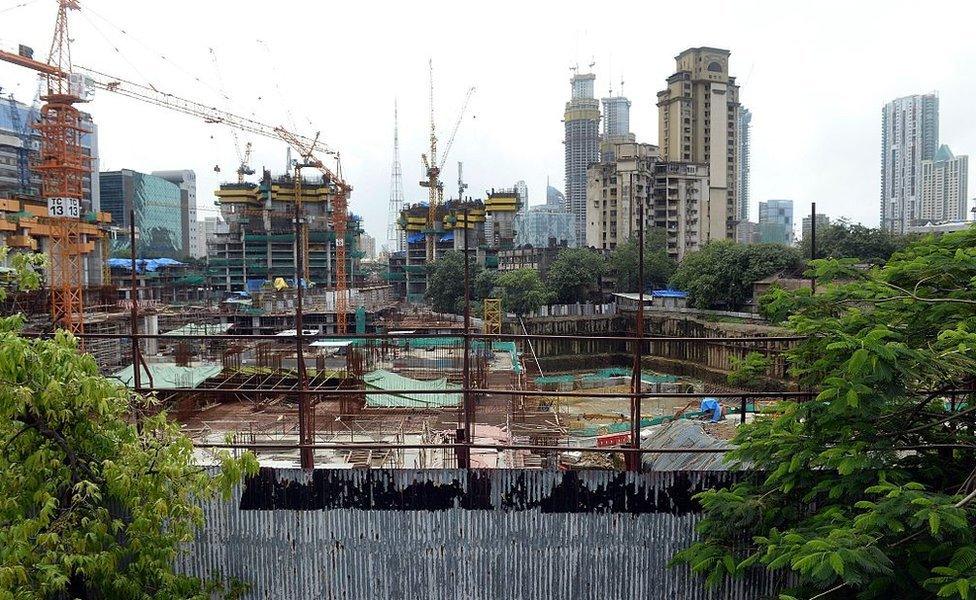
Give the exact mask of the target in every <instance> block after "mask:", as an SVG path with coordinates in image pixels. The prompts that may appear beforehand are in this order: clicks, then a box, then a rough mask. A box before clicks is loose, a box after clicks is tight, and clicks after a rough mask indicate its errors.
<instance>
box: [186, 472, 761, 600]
mask: <svg viewBox="0 0 976 600" xmlns="http://www.w3.org/2000/svg"><path fill="white" fill-rule="evenodd" d="M733 477H734V475H733V474H730V473H726V472H683V471H678V472H657V473H647V474H633V473H618V472H611V471H584V472H558V471H543V470H484V471H474V470H472V471H460V470H387V469H383V470H380V469H374V470H325V469H320V470H317V471H315V472H314V473H313V474H306V473H303V472H302V471H300V470H294V469H287V470H273V469H262V471H261V473H260V474H259V475H258V476H257V477H255V478H254V479H252V480H251V481H249V482H248V483H247V484H246V485H244V486H242V487H241V488H240V489H238V490H237V491H236V492H235V494H234V497H233V500H232V501H231V502H221V501H217V502H213V503H210V504H208V505H206V506H205V513H206V520H207V525H206V527H205V529H204V530H203V531H202V532H201V534H200V535H199V537H198V538H197V540H196V541H195V542H194V543H193V544H192V545H191V546H190V547H189V552H188V553H187V554H186V555H184V556H183V557H182V558H181V559H180V563H179V568H180V569H181V570H182V571H184V572H187V573H191V574H194V575H199V576H204V577H206V576H210V575H214V574H216V573H220V574H222V575H223V576H225V577H238V578H241V579H243V580H246V581H248V582H250V584H251V585H252V589H251V592H250V593H249V594H248V595H247V596H246V597H247V598H255V599H256V598H261V599H270V598H288V599H295V600H300V599H312V598H315V599H319V598H349V599H356V598H437V599H442V598H457V599H462V598H463V599H480V598H485V599H488V598H509V599H535V598H539V599H543V598H545V599H549V598H584V599H587V598H592V599H600V600H604V599H608V598H628V599H630V598H650V599H654V598H660V599H662V600H663V599H669V600H670V599H673V598H681V599H688V600H695V599H699V598H701V599H704V598H715V599H718V598H722V599H745V598H759V597H764V596H766V595H769V594H771V593H773V592H774V591H775V589H776V585H775V583H774V580H773V578H772V577H771V576H770V575H768V574H766V573H763V572H758V571H757V572H755V573H753V574H751V576H750V577H749V578H747V579H746V580H741V581H737V582H734V583H729V582H726V584H725V585H724V586H720V588H718V589H713V590H706V589H705V588H704V587H703V586H702V584H701V581H700V580H699V579H698V578H697V577H694V576H691V575H690V573H689V571H688V569H686V568H675V569H672V568H669V567H667V562H668V561H669V560H670V558H671V556H672V555H673V553H674V552H675V551H677V550H679V549H681V548H684V547H685V546H687V545H688V544H689V543H690V542H691V541H692V540H693V539H694V537H695V535H696V534H695V532H694V526H695V524H696V523H697V522H698V520H699V514H698V512H697V511H698V506H697V505H696V503H695V502H694V501H692V499H691V496H692V494H694V493H695V492H697V491H699V490H701V489H703V488H705V487H710V486H713V485H722V484H727V483H729V482H731V481H732V478H733Z"/></svg>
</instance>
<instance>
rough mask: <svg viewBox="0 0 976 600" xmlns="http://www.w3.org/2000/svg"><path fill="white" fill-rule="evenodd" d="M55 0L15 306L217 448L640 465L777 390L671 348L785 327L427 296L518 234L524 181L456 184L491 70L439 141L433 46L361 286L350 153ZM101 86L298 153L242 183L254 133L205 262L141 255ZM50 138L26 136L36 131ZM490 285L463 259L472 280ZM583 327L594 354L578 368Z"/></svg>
mask: <svg viewBox="0 0 976 600" xmlns="http://www.w3.org/2000/svg"><path fill="white" fill-rule="evenodd" d="M58 6H59V12H58V18H57V20H56V27H55V33H54V38H53V42H52V51H51V54H50V58H49V60H48V61H47V62H41V61H38V60H36V59H34V58H33V51H32V50H31V49H30V48H29V47H27V46H21V47H20V49H19V51H18V52H17V53H8V52H0V59H2V60H4V61H6V62H8V63H13V64H15V65H19V66H21V67H24V68H27V69H32V70H34V71H36V72H38V73H39V74H41V75H42V76H43V77H44V81H45V82H46V87H47V92H46V94H45V95H44V96H42V97H41V100H43V101H44V102H45V104H44V105H43V106H42V107H41V108H40V109H39V110H38V111H37V113H36V114H34V115H33V116H32V114H31V113H28V114H24V113H23V112H16V111H14V112H11V115H13V116H12V118H11V123H12V124H14V125H17V126H19V127H20V130H21V131H23V132H24V136H25V137H24V140H23V142H24V143H23V148H24V149H25V151H23V152H20V153H19V154H18V161H19V162H18V173H19V175H20V180H19V181H18V188H17V190H16V193H12V194H9V197H8V198H4V199H0V224H4V223H5V225H3V227H2V228H0V235H3V238H4V244H5V245H6V246H7V247H9V248H10V249H11V250H13V251H24V252H39V253H44V254H46V255H47V256H48V257H49V262H48V266H47V268H46V271H45V273H44V274H43V275H44V276H43V280H44V282H45V288H44V290H43V291H40V292H17V291H14V293H11V294H10V295H9V296H8V299H7V300H6V302H5V306H4V307H3V308H4V313H5V314H13V313H18V312H19V313H22V314H24V315H25V316H26V320H27V321H26V329H25V331H26V332H27V333H29V334H34V335H45V334H48V333H50V332H51V331H53V330H54V329H55V328H63V329H66V330H68V331H70V332H72V333H73V334H75V335H76V336H77V337H78V338H79V340H80V347H81V349H82V350H83V351H85V352H88V353H91V354H92V355H93V356H94V357H95V358H96V360H97V362H98V364H99V366H100V368H101V369H102V371H103V372H104V373H105V374H106V375H108V376H110V377H113V378H115V379H117V380H118V381H119V382H120V384H122V385H126V386H128V387H130V388H131V389H132V390H134V391H135V392H136V393H139V394H152V395H155V396H156V397H158V398H159V400H160V402H161V404H160V406H161V407H162V408H164V409H166V410H168V411H169V414H170V415H171V416H172V417H173V418H175V419H177V420H178V421H179V422H180V423H181V424H182V425H183V426H184V428H185V431H186V433H187V434H188V435H190V436H191V438H192V439H193V441H194V443H195V444H196V446H197V451H198V453H199V459H200V461H201V462H204V463H205V462H206V461H207V460H208V458H207V457H208V456H209V453H211V452H212V450H213V449H215V448H223V447H228V446H229V447H233V448H241V449H243V448H249V449H252V450H254V451H255V452H257V453H258V456H259V457H260V459H261V460H262V462H263V463H266V464H276V465H290V466H296V467H297V466H301V467H303V468H311V467H334V468H350V467H356V468H360V467H371V468H383V467H388V468H453V467H462V468H465V467H471V466H479V467H488V468H525V467H547V468H554V467H560V468H567V469H570V468H593V467H606V468H623V467H626V468H629V469H636V468H639V463H640V457H641V456H642V455H643V452H642V450H641V444H642V440H646V439H648V437H649V436H652V435H653V434H654V432H655V431H657V430H659V429H662V426H664V425H666V424H668V423H670V422H672V421H675V420H682V419H700V418H702V417H703V415H704V413H703V410H702V409H701V399H702V398H705V397H708V398H711V399H713V400H714V399H715V398H722V397H726V398H729V399H734V400H728V401H725V402H724V405H725V411H726V412H729V411H733V410H739V412H740V413H741V414H740V420H745V418H746V416H747V414H749V413H752V412H754V411H755V409H756V405H757V403H758V402H759V401H760V398H751V399H750V400H749V401H748V402H747V400H746V398H745V396H744V395H742V394H741V393H739V392H737V391H735V390H729V389H725V388H724V387H723V386H721V385H719V386H715V385H711V384H709V383H707V382H706V381H705V380H704V379H702V378H695V377H694V376H693V375H698V374H697V373H695V374H693V375H689V374H687V373H686V372H685V370H682V369H676V370H675V369H671V371H673V372H669V370H668V369H667V368H664V369H662V368H660V367H661V366H662V365H663V366H664V367H668V365H667V364H666V363H660V362H657V363H655V362H654V361H653V358H654V354H655V353H656V354H659V355H661V356H666V355H668V354H669V353H671V352H672V349H673V348H675V347H677V346H679V345H680V346H681V347H682V348H687V347H688V345H689V344H690V345H696V344H697V347H698V348H699V349H698V350H695V351H694V353H698V354H696V356H697V355H699V354H701V353H704V354H709V353H710V352H714V351H715V350H714V348H723V350H721V352H722V353H723V356H724V354H729V355H738V356H741V355H744V354H745V353H746V352H748V351H754V350H755V349H757V348H761V349H763V351H764V352H765V353H766V354H767V355H769V356H774V357H775V356H778V355H779V354H780V353H781V352H782V351H783V350H784V349H785V348H787V347H788V345H789V343H790V340H789V339H787V338H782V337H781V336H779V337H778V336H776V335H774V333H775V332H773V333H770V332H764V333H763V335H761V336H758V337H746V336H741V335H738V336H735V337H734V339H728V340H723V339H721V338H709V339H704V338H701V339H688V338H687V337H680V336H679V337H670V336H665V337H664V338H662V339H661V340H659V341H657V342H655V341H654V340H655V338H654V337H653V336H647V335H645V334H644V330H645V325H644V316H643V313H642V311H637V312H636V313H633V314H630V315H623V314H619V315H617V316H616V317H614V319H613V320H612V322H607V323H604V324H600V325H597V326H596V329H595V330H594V331H599V332H600V334H599V335H592V332H590V333H589V334H587V335H583V336H581V335H580V334H581V333H582V332H587V331H589V329H592V328H593V327H594V325H593V324H592V323H591V322H590V319H589V318H588V317H586V316H583V315H579V316H571V315H567V316H566V317H563V318H561V319H557V320H558V321H560V323H558V324H557V325H556V327H555V329H553V328H551V327H550V326H549V325H551V323H550V324H549V325H547V324H546V323H545V322H543V321H540V322H537V323H534V324H533V323H530V324H529V326H530V327H532V328H538V327H542V328H543V333H530V331H529V329H528V328H527V326H526V324H525V323H524V322H523V323H516V322H515V321H513V320H512V319H511V318H510V317H509V316H507V315H506V313H505V310H504V307H502V306H501V305H500V303H499V302H498V301H485V303H484V305H483V306H484V308H483V314H477V315H474V314H471V310H472V309H471V302H470V301H469V299H468V298H467V292H466V295H465V298H463V299H461V298H459V301H463V303H464V311H463V315H442V314H436V313H433V312H432V311H431V310H430V309H429V307H427V306H426V304H425V302H426V300H425V297H426V292H427V286H428V282H427V273H428V270H427V265H429V264H430V263H431V262H432V261H434V260H436V259H438V258H440V257H441V256H442V255H443V254H444V253H445V252H447V251H456V252H460V253H463V254H464V255H466V256H469V257H471V259H472V261H471V262H472V264H477V265H479V266H481V267H484V268H496V267H497V265H498V258H497V253H498V251H500V250H504V249H507V248H511V247H512V245H513V239H514V222H515V218H516V215H517V214H518V212H519V211H520V209H521V208H522V203H523V199H522V198H521V197H520V194H519V192H518V191H517V190H515V189H500V190H494V189H492V190H490V191H486V192H485V197H484V199H474V198H472V197H471V196H468V195H466V194H465V191H466V188H467V185H466V184H465V183H464V181H463V176H462V171H461V164H460V163H459V164H458V182H457V197H456V198H453V199H448V200H446V201H445V200H444V183H443V181H442V172H443V168H444V165H445V162H446V160H447V158H448V155H449V153H450V150H451V147H452V144H453V142H454V139H455V136H456V134H457V133H458V129H459V126H460V124H461V119H462V117H463V115H464V113H465V111H466V109H467V106H468V103H469V101H470V99H471V97H472V94H473V93H474V91H475V89H474V88H470V89H469V90H467V93H466V95H465V97H464V102H463V104H462V106H461V109H460V112H459V114H458V118H457V121H456V122H455V124H454V127H453V129H452V130H451V132H450V135H449V137H448V138H447V143H446V144H445V145H444V147H443V149H442V151H441V152H439V148H438V137H437V133H436V126H435V115H434V111H433V102H434V88H433V64H431V65H430V66H429V70H430V106H431V114H430V138H429V144H430V145H429V150H428V151H427V152H426V153H425V154H424V155H423V156H422V160H423V163H424V166H425V169H426V178H425V180H423V181H421V182H420V186H421V187H422V188H424V189H425V190H426V192H427V195H428V198H427V202H424V203H417V204H411V205H406V206H403V207H400V208H399V209H398V211H399V212H398V214H397V215H396V224H397V228H398V229H399V231H400V232H401V233H400V235H399V239H400V240H401V247H400V248H398V249H397V251H396V252H394V253H393V254H392V255H391V257H390V267H389V281H387V282H385V283H379V284H377V283H375V282H374V283H369V284H367V283H366V282H365V278H364V277H362V276H361V262H360V261H361V259H362V258H363V256H364V252H363V251H362V250H361V243H360V237H361V234H362V233H363V227H362V220H361V218H360V217H358V216H356V215H355V214H354V213H352V212H351V211H350V207H349V201H350V197H351V192H352V189H353V188H352V185H351V184H349V183H348V182H346V181H345V180H344V179H343V178H342V177H341V175H340V173H341V165H339V164H338V162H337V161H335V162H336V166H334V167H331V166H327V164H326V162H324V161H323V159H321V158H319V156H320V155H321V156H327V157H333V158H335V157H337V155H338V153H337V152H335V151H334V150H333V149H331V148H328V147H327V146H326V145H325V144H324V143H323V142H322V141H321V140H320V139H319V135H318V134H312V135H308V134H302V133H297V132H293V131H291V130H288V129H286V128H283V127H280V126H272V125H267V124H264V123H261V122H258V121H256V120H254V119H253V118H250V117H241V116H238V115H235V114H232V113H229V112H225V111H222V110H220V109H217V108H214V107H207V106H205V105H203V104H200V103H196V102H194V101H192V100H188V99H184V98H178V97H174V96H172V95H170V94H160V93H158V92H156V91H154V90H153V89H151V88H146V87H145V86H141V85H139V84H135V83H131V82H129V81H126V80H124V79H122V78H119V77H114V76H111V75H106V74H104V73H101V72H99V71H96V70H95V69H91V68H87V67H80V66H78V65H75V64H72V63H71V59H70V52H69V50H68V46H69V43H70V40H69V38H68V37H67V23H68V15H69V13H71V12H72V11H75V10H80V7H79V6H78V4H77V3H75V2H71V1H67V0H66V1H62V2H60V3H59V5H58ZM96 89H97V90H102V91H105V92H107V93H112V94H120V95H122V96H125V97H128V98H130V99H132V100H134V101H139V102H144V103H150V104H152V105H155V106H156V107H158V108H159V109H160V110H169V111H173V112H177V113H182V114H183V115H186V116H190V117H193V118H197V119H202V120H204V121H205V122H208V123H219V124H221V125H223V126H227V127H229V128H230V129H231V130H232V131H233V132H235V133H234V140H235V145H237V146H239V142H238V139H237V135H238V133H239V132H246V133H249V134H253V135H258V136H264V137H267V138H271V139H274V140H277V141H279V142H282V143H283V144H284V145H285V146H286V147H287V148H288V149H289V152H292V151H294V152H295V154H296V155H297V156H298V157H299V158H297V159H295V160H292V161H290V163H289V164H290V165H291V166H292V168H291V171H290V172H288V173H285V174H281V175H276V176H275V175H272V174H271V173H270V172H269V171H268V170H263V171H262V172H261V173H260V175H259V179H258V181H256V182H252V181H247V176H248V175H253V174H254V169H252V168H251V167H250V166H249V165H248V161H249V156H250V151H251V148H250V144H248V145H247V149H246V151H245V152H244V153H242V156H241V165H240V167H239V168H238V169H237V176H238V177H237V180H236V181H235V182H228V183H224V184H221V185H220V187H219V189H217V190H215V192H214V194H215V196H216V199H217V201H216V204H217V206H218V207H219V210H220V213H221V217H222V226H221V227H220V228H219V229H217V230H215V231H213V232H212V233H210V234H209V235H208V237H207V239H206V250H207V252H206V264H205V268H203V269H200V268H199V267H194V266H193V265H189V264H186V263H185V262H181V261H179V260H173V259H170V258H166V257H159V256H144V255H143V254H144V251H143V250H141V249H144V248H147V247H151V246H147V245H146V244H140V242H139V241H140V239H141V238H143V237H144V236H150V235H155V234H154V233H153V232H152V224H151V223H142V222H140V220H139V219H137V218H136V217H135V212H136V211H135V209H134V208H133V207H132V206H130V207H129V211H130V212H129V215H125V214H122V215H121V216H122V217H123V219H115V221H116V222H115V223H113V219H112V216H111V215H110V214H108V213H106V212H104V211H100V210H98V208H99V206H98V202H97V201H95V200H93V198H97V197H98V194H97V193H95V192H93V187H94V186H93V180H96V181H97V178H93V172H92V160H93V159H92V151H91V143H90V140H91V138H92V136H93V134H94V130H93V126H92V124H91V119H90V117H89V116H88V115H87V113H82V112H81V111H80V110H79V109H78V108H77V107H78V106H79V105H81V104H84V103H87V102H89V101H91V100H92V97H93V96H92V94H93V92H94V90H96ZM13 106H14V103H13V101H12V100H11V107H13ZM24 119H27V120H30V119H33V122H31V123H22V122H21V121H23V120H24ZM15 121H16V122H15ZM35 138H36V141H37V142H38V143H39V146H40V148H39V151H38V152H37V153H36V155H32V154H31V153H30V152H29V151H26V149H27V148H30V146H31V143H30V142H31V141H32V140H35ZM396 152H398V150H396ZM397 156H398V154H397ZM397 160H398V159H397ZM394 172H395V173H396V172H398V166H397V167H395V171H394ZM127 216H128V217H129V218H126V217H127ZM120 220H121V221H125V222H126V224H127V225H128V227H122V226H120V225H121V224H120V223H117V221H120ZM113 251H114V252H115V255H114V256H111V257H110V253H111V252H113ZM126 251H127V252H128V256H126ZM472 285H473V284H472V281H471V280H470V279H469V278H468V274H467V270H466V271H465V281H464V287H465V289H466V290H468V291H470V290H471V289H472ZM640 305H641V306H643V301H641V303H640ZM549 321H551V319H550V320H549ZM519 327H520V328H519ZM547 327H548V329H547ZM552 331H557V332H558V333H556V334H552V333H551V332H552ZM580 344H583V345H585V346H586V349H585V351H584V352H585V353H586V354H587V355H588V356H590V357H591V358H597V357H598V360H590V361H586V362H585V363H584V364H573V357H576V356H579V355H580ZM770 344H773V346H770ZM537 349H538V353H537ZM685 352H687V350H685ZM540 354H541V355H542V358H541V359H540V356H539V355H540ZM544 365H545V366H544ZM550 365H553V366H550ZM723 394H724V396H723ZM702 435H703V436H705V433H704V430H702ZM706 437H707V436H706ZM726 437H728V436H727V435H726ZM228 439H230V440H232V441H231V442H228V441H227V440H228ZM615 450H616V452H614V451H615Z"/></svg>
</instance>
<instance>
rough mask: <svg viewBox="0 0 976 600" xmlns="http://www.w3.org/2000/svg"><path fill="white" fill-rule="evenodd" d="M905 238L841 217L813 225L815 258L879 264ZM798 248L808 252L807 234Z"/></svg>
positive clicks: (901, 243)
mask: <svg viewBox="0 0 976 600" xmlns="http://www.w3.org/2000/svg"><path fill="white" fill-rule="evenodd" d="M908 242H909V238H908V237H906V236H898V235H894V234H892V233H891V232H888V231H885V230H884V229H876V228H871V227H865V226H864V225H861V224H860V223H856V224H851V223H850V222H849V221H847V220H846V219H841V220H839V221H835V222H833V223H831V224H830V225H827V226H826V227H823V226H821V227H818V228H817V258H856V259H858V260H861V261H864V262H870V263H874V264H882V263H884V262H885V261H886V260H888V259H889V258H890V257H891V255H892V254H894V253H895V252H897V251H899V250H901V249H903V248H904V247H905V246H906V245H907V244H908ZM800 252H801V253H802V255H803V256H804V257H809V256H810V239H809V236H807V237H804V239H803V240H802V241H801V242H800Z"/></svg>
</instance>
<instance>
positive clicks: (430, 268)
mask: <svg viewBox="0 0 976 600" xmlns="http://www.w3.org/2000/svg"><path fill="white" fill-rule="evenodd" d="M479 271H480V267H479V266H478V265H477V264H475V262H474V261H473V260H472V261H471V263H470V265H469V267H468V275H469V277H470V278H471V280H472V281H474V280H475V279H476V278H477V277H478V272H479ZM427 299H428V300H429V301H430V304H431V306H432V307H433V309H434V310H435V311H438V312H445V313H461V312H464V253H463V252H455V251H450V252H445V253H444V254H443V255H441V257H440V258H438V259H437V260H435V261H434V262H433V263H430V264H428V265H427Z"/></svg>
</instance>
